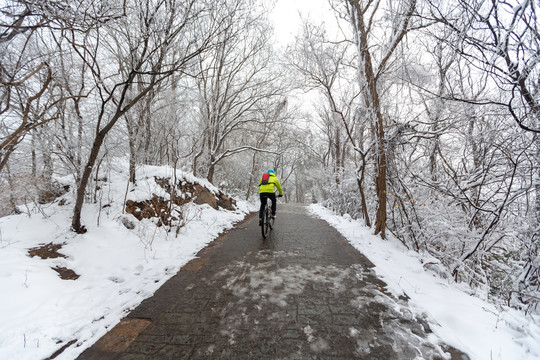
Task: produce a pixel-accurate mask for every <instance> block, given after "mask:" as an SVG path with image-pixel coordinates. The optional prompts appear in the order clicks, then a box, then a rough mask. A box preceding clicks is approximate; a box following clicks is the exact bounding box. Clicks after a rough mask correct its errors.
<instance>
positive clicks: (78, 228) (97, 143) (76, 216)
mask: <svg viewBox="0 0 540 360" xmlns="http://www.w3.org/2000/svg"><path fill="white" fill-rule="evenodd" d="M105 135H106V133H104V132H103V131H100V132H98V133H97V135H96V138H95V139H94V144H93V145H92V150H91V151H90V157H89V158H88V162H87V163H86V166H85V167H84V171H83V173H82V176H81V181H80V182H79V186H78V187H77V198H76V199H75V208H74V209H73V220H72V222H71V227H72V229H73V231H75V232H76V233H78V234H84V233H85V232H86V228H85V227H84V226H82V225H81V211H82V207H83V203H84V194H85V192H86V186H87V185H88V181H89V180H90V176H91V175H92V170H93V168H94V165H95V163H96V160H97V157H98V154H99V150H100V148H101V145H102V144H103V140H105Z"/></svg>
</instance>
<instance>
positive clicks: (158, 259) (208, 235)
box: [0, 164, 254, 360]
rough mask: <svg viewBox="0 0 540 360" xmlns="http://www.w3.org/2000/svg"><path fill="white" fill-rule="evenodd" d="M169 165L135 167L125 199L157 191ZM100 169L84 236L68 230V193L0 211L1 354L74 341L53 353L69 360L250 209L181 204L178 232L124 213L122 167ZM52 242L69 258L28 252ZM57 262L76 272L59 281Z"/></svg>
mask: <svg viewBox="0 0 540 360" xmlns="http://www.w3.org/2000/svg"><path fill="white" fill-rule="evenodd" d="M119 168H127V166H124V164H120V166H119ZM172 172H173V170H172V169H171V168H166V167H143V168H140V169H138V183H137V186H136V187H135V188H133V189H130V190H132V191H129V192H128V196H127V198H128V199H132V200H136V201H138V200H142V199H149V198H150V197H151V194H152V193H158V192H159V189H160V188H159V187H158V186H157V184H156V183H155V181H154V180H153V179H154V176H158V177H165V176H171V174H172ZM107 175H108V178H109V179H108V181H107V182H105V183H104V184H102V192H101V193H100V194H99V195H100V196H98V198H99V199H98V204H85V206H84V208H83V219H82V223H83V224H84V225H85V226H86V227H87V229H88V232H87V233H86V234H83V235H77V234H75V233H73V232H72V231H70V230H69V229H70V219H71V214H72V211H73V195H72V194H71V193H68V194H66V195H64V196H63V197H62V199H64V200H65V201H66V202H67V204H65V205H63V206H61V205H59V203H58V201H56V202H55V203H53V204H47V205H42V206H40V207H39V208H37V207H35V206H34V205H28V209H30V216H29V215H28V214H22V215H14V216H8V217H4V218H0V284H1V287H2V296H0V319H2V322H1V324H0V359H2V360H3V359H19V360H24V359H32V360H35V359H44V358H47V357H49V356H51V355H52V354H53V353H54V352H55V351H57V350H58V349H59V348H61V347H62V346H63V345H65V344H67V343H68V342H69V341H72V340H75V339H76V340H77V343H76V344H74V345H71V346H69V347H68V348H67V349H66V350H65V351H64V352H63V353H62V354H61V355H60V356H58V357H57V358H56V359H60V360H62V359H74V358H76V357H77V356H78V355H79V354H80V353H81V352H82V351H83V350H84V349H86V348H87V347H89V346H90V345H91V344H93V343H94V342H95V341H97V340H98V339H99V338H100V337H101V336H102V335H104V334H105V333H106V332H107V330H108V329H111V328H112V327H113V326H114V325H116V324H117V323H118V322H119V321H120V319H121V318H122V317H124V316H125V315H126V314H127V313H128V312H129V311H130V310H131V309H133V308H135V307H136V306H137V305H138V304H139V303H141V301H143V300H144V299H145V298H147V297H149V296H151V295H152V294H153V293H154V292H155V291H156V290H157V289H158V288H159V287H160V286H161V285H162V284H163V283H164V282H165V281H166V280H168V279H169V278H170V277H172V276H173V275H174V274H175V273H177V272H178V270H179V269H180V268H181V267H182V266H183V265H184V264H186V263H187V262H188V261H190V260H191V259H193V258H194V257H195V255H196V254H197V252H198V251H199V250H201V249H202V248H204V247H205V246H206V245H207V244H208V243H210V242H211V241H212V240H214V239H215V238H216V237H217V236H218V235H219V234H220V233H221V232H222V231H223V230H225V229H228V228H231V227H233V226H234V223H236V222H238V221H240V220H241V219H243V218H244V217H245V215H246V214H247V213H248V212H250V211H253V210H254V207H253V205H250V204H248V203H246V202H241V201H239V202H237V207H238V210H237V211H225V210H221V211H217V210H214V209H213V208H211V207H210V206H208V205H194V204H193V203H189V204H186V205H185V206H184V215H185V217H186V219H187V220H188V221H187V224H186V225H185V226H184V227H183V228H182V229H181V231H180V233H179V234H178V236H176V234H175V233H174V231H173V232H171V233H167V232H166V231H165V230H164V229H163V228H162V227H161V228H158V227H156V226H155V225H154V224H153V223H152V222H151V221H150V220H143V221H141V222H139V221H138V220H136V219H135V218H134V217H133V216H132V215H128V214H122V208H121V204H122V203H123V200H124V197H125V196H126V185H127V173H125V172H124V173H122V172H111V173H110V174H107ZM177 176H178V178H180V179H182V178H183V179H186V180H188V181H190V182H192V183H200V184H201V185H203V186H206V187H208V188H209V189H210V190H211V191H212V192H214V193H215V192H217V189H215V188H213V187H212V185H211V184H209V183H208V182H206V181H205V180H200V179H196V178H194V177H193V176H192V175H190V174H185V173H182V172H180V171H177ZM160 195H164V194H160ZM104 205H105V206H104ZM24 209H26V208H24ZM100 209H101V210H100ZM125 219H127V220H129V221H131V222H132V223H133V224H135V228H134V229H133V230H128V229H127V228H126V227H125V226H124V225H123V222H122V220H125ZM98 221H99V226H98ZM50 242H52V243H54V244H61V243H65V245H63V247H62V248H61V249H60V250H59V252H60V253H61V254H64V255H66V257H67V258H61V257H60V258H52V259H41V258H39V257H30V256H28V249H30V248H34V247H37V246H39V245H40V244H48V243H50ZM57 266H58V267H66V268H68V269H72V270H74V271H75V273H77V274H78V275H80V278H78V279H77V280H62V279H60V277H59V276H58V274H57V273H56V272H55V271H54V270H52V269H51V268H52V267H57Z"/></svg>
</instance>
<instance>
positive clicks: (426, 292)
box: [309, 205, 540, 360]
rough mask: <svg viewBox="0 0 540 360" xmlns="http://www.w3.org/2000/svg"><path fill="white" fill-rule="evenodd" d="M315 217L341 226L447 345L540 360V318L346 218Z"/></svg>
mask: <svg viewBox="0 0 540 360" xmlns="http://www.w3.org/2000/svg"><path fill="white" fill-rule="evenodd" d="M309 209H310V211H311V213H312V214H314V215H315V216H317V217H319V218H322V219H324V220H326V221H327V222H328V223H329V224H330V225H332V226H333V227H334V228H336V229H337V230H338V231H339V232H340V233H341V234H342V235H343V236H345V237H346V238H347V239H348V240H349V242H350V243H351V244H352V245H353V246H354V247H355V248H356V249H358V250H359V251H360V252H362V253H363V254H364V255H366V256H367V257H368V258H369V259H370V260H371V261H372V262H373V263H374V264H375V269H374V270H375V272H376V273H377V274H378V275H379V276H380V277H381V278H382V280H384V281H385V282H386V283H387V284H388V289H389V291H391V292H392V293H393V294H394V295H395V296H399V295H401V294H403V293H405V294H407V295H408V296H409V297H410V300H409V302H410V304H411V306H412V307H413V309H414V310H415V311H417V312H418V313H425V314H427V316H428V319H430V321H431V324H430V325H431V329H432V330H433V331H434V332H435V334H437V335H438V336H439V337H440V338H441V339H442V340H443V341H445V342H446V343H448V344H449V345H451V346H454V347H456V348H458V349H460V350H462V351H464V352H466V353H467V354H468V355H469V356H471V358H472V359H473V360H476V359H477V360H484V359H491V360H499V359H500V360H509V359H520V360H526V359H530V360H532V359H540V342H539V341H538V340H539V339H540V316H539V315H538V314H537V315H528V316H526V315H525V314H523V312H520V311H516V310H514V309H511V308H507V307H501V306H495V305H494V304H492V303H489V302H487V301H485V300H482V299H480V298H479V297H477V296H473V295H471V293H472V290H471V289H468V288H467V287H465V286H464V285H463V284H456V283H454V282H453V281H452V280H451V279H448V280H445V279H442V278H441V277H439V276H437V275H436V274H434V273H433V272H431V271H428V270H426V269H425V268H424V266H423V264H425V263H426V262H430V261H436V260H435V259H433V258H429V257H426V256H425V255H421V254H418V253H416V252H413V251H409V250H407V249H406V248H405V247H404V246H403V245H402V244H401V243H400V242H399V241H398V240H396V239H392V238H390V239H388V240H381V238H380V237H378V236H374V235H372V233H371V230H370V229H369V228H366V227H365V226H363V225H361V224H360V223H359V222H357V221H354V220H352V219H351V218H350V217H348V216H347V215H345V216H344V217H341V216H337V215H335V214H334V213H332V212H331V211H329V210H328V209H326V208H324V207H322V206H320V205H311V206H310V208H309Z"/></svg>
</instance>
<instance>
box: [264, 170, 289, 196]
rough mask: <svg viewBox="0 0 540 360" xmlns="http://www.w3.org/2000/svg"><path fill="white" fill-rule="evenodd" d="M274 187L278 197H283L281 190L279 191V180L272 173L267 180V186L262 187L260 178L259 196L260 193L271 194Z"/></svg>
mask: <svg viewBox="0 0 540 360" xmlns="http://www.w3.org/2000/svg"><path fill="white" fill-rule="evenodd" d="M274 186H275V187H277V189H278V191H279V195H283V190H281V184H280V183H279V180H278V178H277V176H276V175H274V174H273V173H270V177H269V178H268V184H266V185H262V176H261V178H260V179H259V194H260V193H273V192H274Z"/></svg>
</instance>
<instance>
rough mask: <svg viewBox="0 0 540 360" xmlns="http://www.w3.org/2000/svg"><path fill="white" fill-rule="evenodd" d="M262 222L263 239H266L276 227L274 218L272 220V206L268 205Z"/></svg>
mask: <svg viewBox="0 0 540 360" xmlns="http://www.w3.org/2000/svg"><path fill="white" fill-rule="evenodd" d="M261 220H262V222H261V232H262V236H263V238H265V239H266V237H267V236H268V233H269V232H270V231H271V230H272V227H273V226H274V218H272V204H271V203H270V204H268V203H267V204H266V206H265V207H264V211H263V216H262V219H261Z"/></svg>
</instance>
